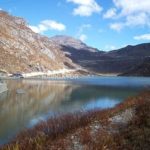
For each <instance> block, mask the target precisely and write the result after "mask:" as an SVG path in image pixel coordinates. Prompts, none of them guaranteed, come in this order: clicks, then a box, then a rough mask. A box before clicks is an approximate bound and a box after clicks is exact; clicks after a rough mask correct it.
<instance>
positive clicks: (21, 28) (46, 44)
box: [0, 11, 76, 73]
mask: <svg viewBox="0 0 150 150" xmlns="http://www.w3.org/2000/svg"><path fill="white" fill-rule="evenodd" d="M60 49H61V47H60V45H59V44H56V43H55V42H53V41H51V40H50V39H49V38H47V37H45V36H41V35H39V34H36V33H34V32H33V31H32V30H31V29H30V28H29V27H28V25H27V23H26V22H25V21H24V19H22V18H19V17H14V16H11V15H9V14H8V13H7V12H4V11H0V51H1V54H0V69H1V70H6V71H7V72H9V73H12V72H32V71H47V70H58V69H62V68H65V67H66V66H65V62H67V63H69V64H70V66H72V67H76V65H75V64H73V63H72V60H71V59H69V58H67V57H66V56H65V54H64V53H63V52H62V51H60Z"/></svg>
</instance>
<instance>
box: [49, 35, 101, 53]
mask: <svg viewBox="0 0 150 150" xmlns="http://www.w3.org/2000/svg"><path fill="white" fill-rule="evenodd" d="M50 39H51V40H52V41H54V42H56V43H57V44H59V45H61V46H66V47H73V48H74V49H76V50H83V51H84V50H85V51H89V52H98V51H99V50H98V49H96V48H92V47H89V46H87V45H86V44H85V43H83V42H82V41H80V40H78V39H75V38H72V37H70V36H64V35H56V36H54V37H51V38H50Z"/></svg>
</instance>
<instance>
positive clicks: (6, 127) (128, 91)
mask: <svg viewBox="0 0 150 150" xmlns="http://www.w3.org/2000/svg"><path fill="white" fill-rule="evenodd" d="M5 82H6V83H7V86H8V91H7V92H4V93H2V94H0V144H4V143H6V142H8V141H9V140H11V139H12V138H13V137H14V136H15V135H16V134H18V133H19V132H20V131H22V130H23V129H25V128H30V127H33V126H34V125H36V124H37V123H39V122H40V121H41V120H47V119H48V118H49V117H51V116H55V115H60V114H65V113H68V112H74V111H86V110H91V109H94V108H99V109H105V108H111V107H114V106H115V105H116V104H118V103H120V102H122V101H123V100H124V99H126V98H127V97H129V96H134V95H136V94H137V93H138V92H140V91H142V90H144V89H146V88H149V87H150V78H142V77H84V78H78V79H65V80H64V79H57V80H52V79H49V80H40V79H39V80H35V79H33V80H31V79H28V80H27V79H23V80H5Z"/></svg>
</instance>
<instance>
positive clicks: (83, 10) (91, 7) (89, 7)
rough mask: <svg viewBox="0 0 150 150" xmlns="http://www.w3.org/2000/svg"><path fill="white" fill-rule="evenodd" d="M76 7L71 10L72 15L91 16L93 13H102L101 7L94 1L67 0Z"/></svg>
mask: <svg viewBox="0 0 150 150" xmlns="http://www.w3.org/2000/svg"><path fill="white" fill-rule="evenodd" d="M67 2H72V3H74V4H76V5H78V7H77V8H75V9H74V10H73V14H74V15H79V16H87V17H88V16H91V15H92V14H93V13H99V12H101V11H102V7H101V6H100V5H99V4H98V3H97V2H96V1H95V0H67Z"/></svg>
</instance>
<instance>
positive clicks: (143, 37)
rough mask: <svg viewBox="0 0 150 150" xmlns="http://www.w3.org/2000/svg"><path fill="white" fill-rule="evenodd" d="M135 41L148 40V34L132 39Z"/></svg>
mask: <svg viewBox="0 0 150 150" xmlns="http://www.w3.org/2000/svg"><path fill="white" fill-rule="evenodd" d="M134 39H135V40H150V34H143V35H138V36H135V37H134Z"/></svg>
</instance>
